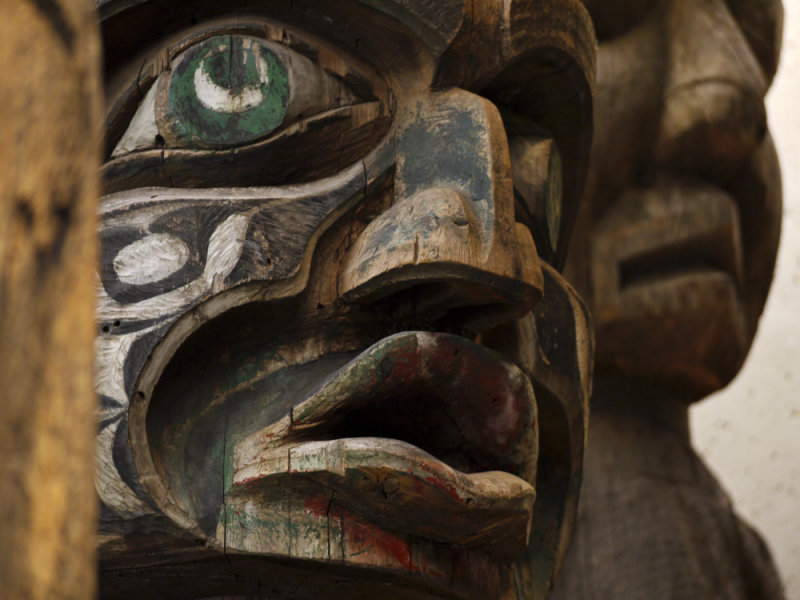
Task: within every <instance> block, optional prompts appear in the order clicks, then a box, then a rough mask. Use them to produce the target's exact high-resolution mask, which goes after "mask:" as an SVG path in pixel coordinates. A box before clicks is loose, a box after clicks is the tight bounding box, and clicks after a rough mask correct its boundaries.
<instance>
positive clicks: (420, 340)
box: [96, 0, 594, 600]
mask: <svg viewBox="0 0 800 600" xmlns="http://www.w3.org/2000/svg"><path fill="white" fill-rule="evenodd" d="M99 9H100V13H101V17H102V19H103V35H104V43H105V57H106V90H107V96H108V98H107V111H106V121H105V140H104V142H105V164H104V166H103V178H104V185H105V195H104V196H103V198H102V200H101V209H100V216H101V220H102V223H101V228H100V235H101V238H102V256H101V267H100V277H99V284H98V304H97V309H98V315H99V324H98V329H99V331H98V336H97V341H96V356H97V379H96V384H97V389H98V392H99V393H100V395H101V399H102V410H101V417H100V428H99V433H98V438H97V441H98V466H97V491H98V494H99V496H100V499H101V501H102V516H101V521H100V558H101V564H100V570H101V594H102V596H103V597H105V598H142V597H150V596H152V597H173V598H178V597H179V598H187V597H189V598H211V597H221V596H225V597H244V596H246V597H263V598H267V597H268V598H287V599H289V598H298V599H300V598H314V599H320V598H348V599H353V598H369V599H375V598H476V599H478V598H480V599H482V600H483V599H491V598H497V599H499V598H503V599H510V598H519V599H523V598H524V599H532V598H543V597H544V596H545V594H546V593H547V590H548V589H549V587H550V586H551V584H552V580H553V577H554V574H555V572H556V571H557V569H558V566H559V563H560V561H561V559H562V558H563V555H564V552H565V549H566V541H567V540H568V538H569V534H570V532H571V528H572V523H573V519H574V515H575V510H576V501H577V490H578V487H579V482H580V465H581V462H582V455H583V447H584V440H585V432H586V426H587V423H586V414H587V410H588V406H587V400H588V394H589V387H588V386H589V381H590V380H591V365H592V351H593V349H592V345H593V341H592V339H593V338H592V335H591V332H590V328H589V326H588V322H587V320H588V319H587V314H586V311H585V309H584V307H583V305H582V303H581V301H580V300H579V299H578V297H577V296H576V295H575V293H574V292H573V291H572V289H571V288H570V287H569V285H567V284H566V283H565V281H564V280H563V279H562V277H561V276H560V275H559V273H558V270H557V269H558V268H559V267H560V266H561V265H562V264H563V262H564V259H565V256H566V248H567V242H568V240H569V237H570V232H571V228H572V224H573V223H574V219H575V216H576V214H577V202H578V199H579V197H580V194H581V192H582V188H583V182H584V176H585V170H586V167H587V163H588V158H589V147H590V139H591V120H592V107H591V99H592V86H593V72H594V35H593V30H592V26H591V23H590V20H589V17H588V14H587V13H586V12H585V10H584V9H583V7H582V6H581V4H580V3H579V2H577V0H550V1H539V2H530V1H513V2H501V1H499V0H497V1H494V0H492V1H487V2H480V3H474V2H465V1H463V0H439V1H436V2H432V1H426V0H402V1H401V0H397V1H395V0H389V1H378V0H337V1H332V0H331V1H313V2H312V1H310V0H309V1H302V0H301V1H297V0H296V1H293V2H288V1H283V2H270V3H266V2H263V1H259V2H255V1H250V0H242V1H237V2H226V3H220V2H217V1H207V0H200V1H199V2H198V1H195V2H175V1H172V0H170V1H166V0H151V1H144V0H143V1H136V0H134V1H130V0H103V1H101V2H100V6H99Z"/></svg>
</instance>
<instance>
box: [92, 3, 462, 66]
mask: <svg viewBox="0 0 800 600" xmlns="http://www.w3.org/2000/svg"><path fill="white" fill-rule="evenodd" d="M339 1H340V2H343V3H344V2H347V1H349V2H351V3H357V4H363V5H365V6H368V7H370V8H372V9H375V10H377V11H379V12H382V13H384V14H386V15H388V16H390V17H391V18H393V19H395V20H396V21H398V22H400V23H402V24H403V25H405V26H406V27H407V28H408V29H409V30H411V31H412V32H413V33H414V34H415V35H416V36H417V37H418V38H419V39H420V40H421V41H422V42H423V43H424V44H425V45H426V46H427V47H428V49H429V50H430V51H431V52H432V53H433V54H434V55H435V56H439V55H441V54H442V53H443V52H444V51H445V50H446V49H447V48H448V47H449V46H450V44H451V43H452V41H453V39H455V36H456V34H457V33H458V31H459V29H461V25H462V23H463V21H464V19H465V17H466V12H467V0H339ZM148 2H149V0H95V4H96V6H97V8H98V11H99V12H100V19H101V21H106V20H107V19H109V18H111V17H113V16H115V15H117V14H118V13H121V12H123V11H127V10H129V9H131V8H135V7H136V6H139V5H144V4H147V3H148ZM231 4H235V3H233V2H232V3H231Z"/></svg>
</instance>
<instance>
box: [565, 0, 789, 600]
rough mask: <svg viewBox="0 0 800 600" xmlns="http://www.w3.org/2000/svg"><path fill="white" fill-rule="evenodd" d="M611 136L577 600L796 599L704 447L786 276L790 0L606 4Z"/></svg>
mask: <svg viewBox="0 0 800 600" xmlns="http://www.w3.org/2000/svg"><path fill="white" fill-rule="evenodd" d="M585 4H586V5H587V8H589V9H590V12H591V13H592V17H593V19H594V22H595V26H596V28H597V34H598V37H599V39H600V47H599V52H598V64H597V67H598V69H597V87H596V96H595V124H596V127H595V140H594V145H593V150H592V161H591V167H590V174H589V177H588V180H587V194H586V196H587V197H586V198H585V200H586V201H587V203H586V204H584V205H583V206H582V209H581V211H582V212H581V214H580V216H579V219H578V225H577V226H576V235H575V242H576V244H575V245H573V247H572V250H571V252H572V254H571V256H570V261H569V268H568V273H569V277H570V278H571V280H572V281H573V282H575V283H576V287H577V288H578V290H579V291H580V292H581V294H582V296H583V297H584V298H585V299H586V300H587V303H588V304H589V306H590V308H591V312H592V315H593V319H594V323H595V326H596V333H597V369H596V377H595V384H594V396H593V399H592V425H591V428H590V429H591V431H590V435H589V445H588V447H587V456H586V465H585V471H584V475H585V477H584V489H583V490H582V494H581V508H580V512H579V518H578V525H577V528H576V535H575V537H574V539H573V541H572V546H571V548H570V552H569V555H568V559H567V561H566V564H565V568H564V570H563V571H562V574H561V577H560V579H559V581H558V584H557V590H556V593H554V594H553V595H554V597H555V598H557V599H558V600H564V599H570V600H584V599H587V600H588V599H590V598H591V599H595V598H615V599H636V600H638V599H641V598H649V599H655V600H661V599H678V598H692V599H711V598H726V599H737V598H752V599H756V598H758V599H767V598H781V597H782V592H781V587H780V583H779V582H778V580H777V577H776V575H775V571H774V568H773V566H772V563H771V561H770V558H769V555H768V552H767V551H766V548H765V547H764V545H763V543H762V542H761V540H760V539H759V538H758V536H757V535H756V534H755V533H754V532H753V531H752V530H751V529H750V528H748V527H747V526H746V525H745V524H743V523H742V522H741V521H739V520H738V519H737V517H736V516H735V515H734V513H733V509H732V508H731V505H730V502H729V500H728V498H727V497H726V495H725V494H724V492H723V491H722V490H721V488H720V486H719V484H718V483H717V482H716V481H715V479H714V478H713V476H712V475H711V474H710V473H709V472H708V470H707V469H706V467H705V466H704V465H703V463H702V462H701V460H700V459H699V457H698V456H697V455H696V454H695V452H694V450H693V449H692V447H691V445H690V440H689V433H688V421H687V410H688V407H689V405H690V404H691V403H692V402H694V401H696V400H699V399H701V398H703V397H704V396H706V395H708V394H709V393H711V392H713V391H714V390H717V389H719V388H721V387H723V386H724V385H725V384H727V383H728V382H729V381H730V380H731V378H732V377H733V376H734V375H735V374H736V372H737V370H738V369H739V367H740V365H741V364H742V361H743V360H744V357H745V355H746V353H747V350H748V348H749V346H750V343H751V341H752V338H753V334H754V332H755V328H756V324H757V321H758V317H759V315H760V313H761V310H762V308H763V305H764V300H765V297H766V294H767V289H768V287H769V284H770V280H771V277H772V269H773V263H774V259H775V253H776V249H777V243H778V235H779V228H780V212H781V189H780V174H779V170H778V163H777V158H776V156H775V152H774V148H773V145H772V142H771V140H770V137H769V134H768V133H767V128H766V115H765V109H764V103H763V98H764V94H765V93H766V91H767V88H768V85H769V82H770V81H771V79H772V77H773V75H774V73H775V68H776V63H777V60H778V49H779V46H780V31H781V21H782V10H781V5H780V2H779V1H778V0H727V1H724V0H652V1H638V0H637V1H629V0H613V1H610V2H609V1H601V0H593V1H589V0H587V1H586V2H585Z"/></svg>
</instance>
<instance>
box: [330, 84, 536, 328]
mask: <svg viewBox="0 0 800 600" xmlns="http://www.w3.org/2000/svg"><path fill="white" fill-rule="evenodd" d="M408 115H409V117H410V118H409V119H408V122H407V123H406V124H405V125H404V126H403V127H402V128H401V129H400V131H399V132H398V134H397V170H396V175H395V201H394V204H393V205H392V207H391V208H390V209H389V210H388V211H386V212H385V213H383V214H382V215H380V216H379V217H378V218H376V219H375V220H374V221H372V222H371V223H370V224H369V225H368V226H367V227H366V229H365V230H364V231H363V232H362V234H361V235H360V237H359V238H358V239H357V241H356V243H355V244H354V245H353V246H352V248H351V249H350V251H349V253H348V255H347V257H346V260H345V264H344V268H343V270H342V274H341V278H340V281H339V285H340V287H339V290H340V293H342V294H343V296H344V297H345V298H346V299H349V300H353V301H369V300H373V299H378V298H384V297H387V296H390V295H393V294H397V293H399V292H407V291H408V290H413V289H414V288H417V287H419V286H426V288H427V290H426V291H427V293H426V294H420V295H419V296H420V297H425V298H427V299H428V302H429V303H430V298H431V297H436V298H440V299H441V302H442V303H444V304H447V307H446V308H447V309H451V308H464V307H475V306H481V307H483V309H484V310H482V311H476V312H482V313H484V314H485V313H486V310H485V307H486V306H487V305H491V306H492V307H494V309H496V310H495V311H494V312H501V313H504V314H506V313H512V314H514V315H522V314H525V313H526V312H528V310H530V308H531V307H532V306H533V304H534V303H535V302H536V301H537V300H538V299H539V298H540V297H541V292H542V285H543V283H542V281H543V280H542V272H541V267H540V264H539V258H538V254H537V252H536V247H535V245H534V242H533V239H532V237H531V234H530V232H529V230H528V229H527V228H526V227H524V226H523V225H520V224H518V223H515V222H514V195H513V184H512V180H511V167H510V158H509V151H508V142H507V140H506V136H505V130H504V128H503V124H502V121H501V120H500V115H499V114H498V112H497V109H496V108H495V107H494V106H493V105H492V104H491V103H490V102H488V101H486V100H484V99H482V98H480V97H479V96H476V95H474V94H471V93H468V92H465V91H462V90H450V91H447V92H439V93H433V94H431V95H430V96H429V97H427V98H425V99H424V100H422V101H420V102H419V103H418V104H417V105H415V106H414V107H413V108H412V109H410V110H409V113H408ZM432 285H433V286H436V287H435V290H436V292H437V293H435V294H431V293H430V291H431V287H430V286H432ZM442 292H443V293H442ZM436 302H438V301H437V300H434V301H433V303H434V304H436ZM439 308H440V309H441V308H442V307H441V306H440V307H439ZM489 312H493V311H489Z"/></svg>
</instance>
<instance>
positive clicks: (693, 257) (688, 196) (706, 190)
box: [593, 177, 743, 303]
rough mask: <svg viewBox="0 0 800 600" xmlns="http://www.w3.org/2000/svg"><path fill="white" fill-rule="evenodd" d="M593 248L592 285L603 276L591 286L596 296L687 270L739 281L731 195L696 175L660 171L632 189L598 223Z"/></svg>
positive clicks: (641, 288) (681, 276)
mask: <svg viewBox="0 0 800 600" xmlns="http://www.w3.org/2000/svg"><path fill="white" fill-rule="evenodd" d="M593 250H594V256H593V265H594V266H593V269H594V272H595V273H594V280H595V282H596V285H601V286H602V285H603V284H601V283H598V282H604V281H605V282H608V287H601V288H600V289H597V290H596V295H597V298H598V300H599V301H601V303H602V300H603V299H606V300H609V299H610V298H613V297H616V296H617V295H629V294H637V293H640V292H641V293H648V292H647V289H649V288H650V286H651V284H661V283H663V282H665V281H671V280H674V281H676V282H677V281H689V280H690V279H687V276H689V277H690V278H694V277H698V276H699V277H702V276H703V275H704V274H710V273H714V274H719V273H724V274H726V275H728V276H729V277H730V278H731V279H732V281H733V282H734V284H735V285H737V286H741V284H742V272H743V256H742V240H741V228H740V224H739V211H738V208H737V206H736V203H735V201H734V199H733V198H732V197H731V196H730V195H729V194H727V193H726V192H725V191H723V190H721V189H720V188H717V187H715V186H712V185H710V184H705V183H701V182H699V181H690V180H683V179H680V178H671V177H664V178H662V179H661V180H659V181H657V182H656V184H655V185H654V186H653V187H652V188H648V189H644V190H632V191H629V192H628V193H626V194H625V196H623V197H622V198H621V199H620V200H619V201H618V202H617V204H616V205H615V206H614V207H613V208H612V209H611V210H610V211H609V213H607V214H606V216H605V217H604V218H603V221H602V222H601V224H600V225H599V226H598V228H597V230H596V232H595V240H594V244H593ZM602 271H606V272H605V273H603V272H602Z"/></svg>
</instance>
